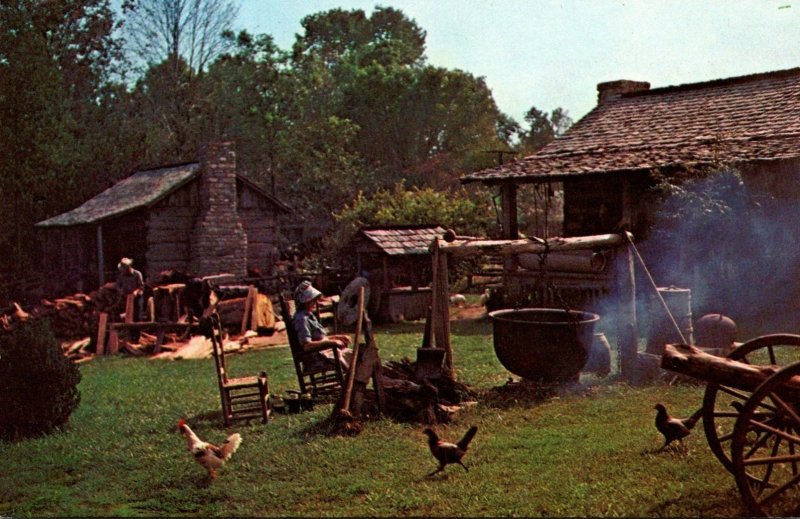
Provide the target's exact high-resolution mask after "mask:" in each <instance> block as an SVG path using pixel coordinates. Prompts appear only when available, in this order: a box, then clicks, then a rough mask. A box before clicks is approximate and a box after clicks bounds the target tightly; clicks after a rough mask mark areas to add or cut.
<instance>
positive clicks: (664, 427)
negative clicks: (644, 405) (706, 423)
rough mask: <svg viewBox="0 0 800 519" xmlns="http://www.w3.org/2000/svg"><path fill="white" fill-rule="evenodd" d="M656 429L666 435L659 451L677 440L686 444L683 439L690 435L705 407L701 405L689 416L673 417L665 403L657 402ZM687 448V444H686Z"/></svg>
mask: <svg viewBox="0 0 800 519" xmlns="http://www.w3.org/2000/svg"><path fill="white" fill-rule="evenodd" d="M655 409H656V429H658V431H659V432H660V433H661V434H663V435H664V445H662V446H661V448H660V449H658V452H661V451H663V450H664V449H666V448H667V445H669V444H670V443H672V442H674V441H675V440H677V441H678V443H680V444H681V446H684V444H683V439H684V438H686V437H687V436H689V433H690V432H691V431H692V429H693V428H694V426H695V425H696V424H697V421H698V420H699V419H700V417H701V416H702V415H703V408H702V407H701V408H700V409H698V410H697V411H695V412H694V414H692V416H690V417H689V418H683V419H681V418H673V417H671V416H670V415H669V414H668V413H667V408H666V407H664V405H663V404H656V405H655ZM684 448H685V446H684Z"/></svg>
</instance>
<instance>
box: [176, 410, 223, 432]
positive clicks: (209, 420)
mask: <svg viewBox="0 0 800 519" xmlns="http://www.w3.org/2000/svg"><path fill="white" fill-rule="evenodd" d="M186 423H187V424H189V427H191V428H196V427H198V426H200V425H201V424H202V425H206V426H211V427H213V428H215V429H221V430H224V429H225V427H224V425H223V422H222V411H218V410H215V411H204V412H202V413H199V414H196V415H193V416H187V417H186ZM173 428H174V429H175V430H176V431H177V430H178V426H177V424H176V425H174V426H173Z"/></svg>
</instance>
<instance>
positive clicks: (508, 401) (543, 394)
mask: <svg viewBox="0 0 800 519" xmlns="http://www.w3.org/2000/svg"><path fill="white" fill-rule="evenodd" d="M593 391H594V387H593V386H592V385H588V384H581V383H567V384H555V383H551V384H542V383H538V382H533V381H530V380H525V379H520V380H518V381H515V380H514V379H512V378H509V379H508V382H506V383H505V384H504V385H502V386H496V387H493V388H491V389H488V390H486V391H484V392H482V393H481V394H480V395H479V397H478V399H479V400H480V402H481V403H482V404H483V405H486V406H488V407H494V408H496V409H509V408H512V407H529V406H532V405H536V404H540V403H542V402H546V401H548V400H551V399H553V398H556V397H561V396H566V395H579V396H581V395H589V394H591V393H592V392H593Z"/></svg>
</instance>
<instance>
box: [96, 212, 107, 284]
mask: <svg viewBox="0 0 800 519" xmlns="http://www.w3.org/2000/svg"><path fill="white" fill-rule="evenodd" d="M105 265H106V261H105V258H104V257H103V224H101V223H100V224H97V279H98V281H99V282H100V285H99V286H103V285H104V284H105V283H106V273H105V270H106V269H105Z"/></svg>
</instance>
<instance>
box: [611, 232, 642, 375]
mask: <svg viewBox="0 0 800 519" xmlns="http://www.w3.org/2000/svg"><path fill="white" fill-rule="evenodd" d="M631 247H632V245H630V244H628V245H627V246H626V247H619V248H618V249H617V255H616V256H617V260H616V268H617V276H616V278H617V283H616V285H617V286H616V292H617V300H618V302H619V307H618V311H617V316H618V317H617V319H618V321H617V346H618V348H619V359H620V371H621V374H622V377H623V378H624V379H626V380H628V381H632V380H634V377H635V373H636V366H637V362H638V356H639V334H638V330H637V323H636V278H635V277H634V268H633V266H634V265H633V259H634V258H633V250H632V249H631Z"/></svg>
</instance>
